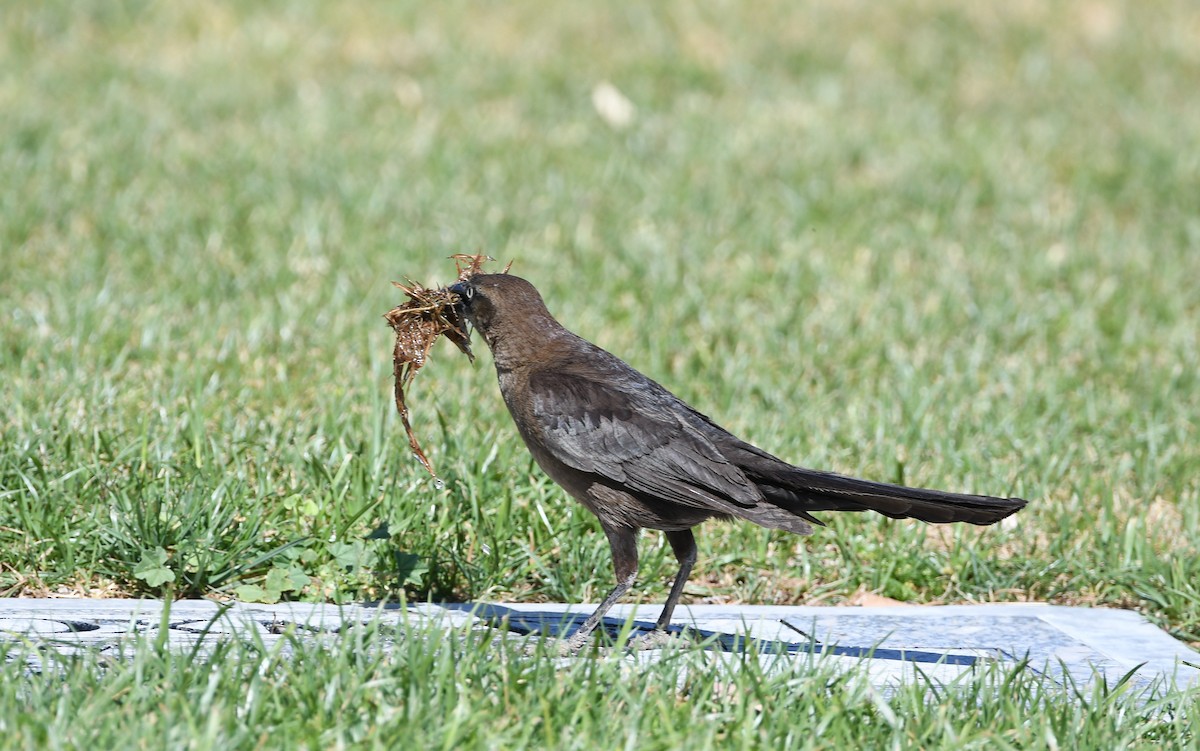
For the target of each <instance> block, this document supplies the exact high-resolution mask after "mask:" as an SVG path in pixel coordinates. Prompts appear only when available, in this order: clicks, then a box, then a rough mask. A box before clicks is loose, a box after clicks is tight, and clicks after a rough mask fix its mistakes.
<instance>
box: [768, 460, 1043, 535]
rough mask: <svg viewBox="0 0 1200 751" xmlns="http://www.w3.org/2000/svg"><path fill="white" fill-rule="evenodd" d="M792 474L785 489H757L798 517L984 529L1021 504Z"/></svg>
mask: <svg viewBox="0 0 1200 751" xmlns="http://www.w3.org/2000/svg"><path fill="white" fill-rule="evenodd" d="M791 470H792V471H790V472H787V473H786V485H774V484H769V483H763V484H762V485H760V487H761V488H762V489H763V493H764V495H766V497H767V499H768V500H770V501H771V502H772V503H774V504H776V505H778V506H780V507H781V508H784V509H787V510H788V511H791V512H792V513H799V514H800V515H801V516H807V512H810V511H875V512H878V513H880V514H883V515H884V516H890V517H892V518H893V519H920V520H921V521H923V522H933V523H935V524H946V523H949V522H967V523H968V524H981V525H983V524H995V523H996V522H998V521H1000V520H1001V519H1003V518H1004V517H1006V516H1009V515H1011V514H1015V513H1016V512H1017V511H1020V510H1021V509H1022V508H1024V507H1025V503H1026V501H1025V500H1024V499H1021V498H995V497H992V496H986V495H968V494H966V493H948V492H946V491H943V490H928V489H925V488H908V487H905V486H903V485H891V484H889V483H883V482H871V481H869V480H859V479H857V478H854V477H846V476H844V475H838V474H834V473H832V472H818V471H816V470H811V469H804V468H802V467H793V468H791ZM781 479H784V478H781Z"/></svg>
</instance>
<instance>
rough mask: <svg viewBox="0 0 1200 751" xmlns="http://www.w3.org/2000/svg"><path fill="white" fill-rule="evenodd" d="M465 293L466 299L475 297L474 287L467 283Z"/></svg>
mask: <svg viewBox="0 0 1200 751" xmlns="http://www.w3.org/2000/svg"><path fill="white" fill-rule="evenodd" d="M466 294H467V299H468V300H470V299H471V298H473V297H475V288H474V287H472V286H470V285H467V289H466Z"/></svg>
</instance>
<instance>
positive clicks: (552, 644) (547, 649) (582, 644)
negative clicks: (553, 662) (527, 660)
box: [524, 634, 591, 657]
mask: <svg viewBox="0 0 1200 751" xmlns="http://www.w3.org/2000/svg"><path fill="white" fill-rule="evenodd" d="M590 636H591V634H583V635H582V636H580V635H579V634H575V635H573V636H571V637H570V638H566V639H545V640H542V639H531V640H529V641H528V642H526V644H525V650H524V651H525V654H526V656H528V657H534V656H537V655H546V656H549V657H575V656H577V655H578V654H579V653H580V652H582V651H583V650H584V649H585V648H586V647H587V645H588V641H589V638H588V637H590Z"/></svg>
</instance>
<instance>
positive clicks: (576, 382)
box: [529, 369, 764, 512]
mask: <svg viewBox="0 0 1200 751" xmlns="http://www.w3.org/2000/svg"><path fill="white" fill-rule="evenodd" d="M611 375H612V376H613V377H612V378H604V379H600V378H597V377H595V376H594V375H593V374H585V373H580V372H575V371H574V370H573V369H560V370H557V371H556V372H552V373H551V372H541V373H535V374H533V375H532V376H531V377H530V379H529V389H530V397H531V398H532V400H533V411H534V414H535V415H536V417H537V421H538V423H539V426H540V427H541V430H542V432H543V435H542V436H540V438H541V441H540V442H541V443H542V445H543V446H544V447H545V449H546V450H548V451H549V452H550V454H551V455H552V456H553V457H554V458H555V459H557V460H558V461H560V462H562V463H563V464H566V465H567V466H569V467H573V468H575V469H577V470H580V471H583V472H590V473H593V474H597V475H600V476H602V477H605V478H607V479H609V480H612V481H614V482H618V483H622V484H623V485H625V486H626V487H628V488H630V489H631V490H635V491H638V492H641V493H645V494H648V495H651V496H654V497H657V498H661V499H664V500H667V501H671V502H674V503H680V504H683V505H687V506H694V507H699V508H711V509H713V510H717V511H722V512H726V511H727V510H728V507H729V504H730V503H731V502H732V503H733V504H735V505H737V506H741V507H752V506H755V505H757V504H758V503H760V502H761V501H763V500H764V499H763V495H762V491H760V490H759V488H758V486H757V485H755V484H754V483H753V482H751V481H750V480H749V479H747V477H746V476H745V474H743V473H742V471H741V470H740V469H738V467H736V466H734V465H733V464H731V463H730V462H729V461H728V460H727V459H726V458H725V457H724V456H723V455H722V454H721V452H720V451H719V450H718V449H717V447H716V446H714V445H713V443H712V441H710V440H709V439H708V438H707V437H706V436H705V435H704V429H705V425H704V424H703V423H701V421H700V420H699V419H697V416H696V415H695V413H693V412H692V411H691V410H690V409H689V408H688V407H687V405H685V404H683V403H682V402H680V401H679V400H678V399H677V398H676V397H675V396H673V395H672V394H671V393H670V392H668V391H666V389H663V388H662V387H661V386H658V385H657V384H655V383H654V382H652V381H649V380H648V379H645V378H644V377H639V378H636V379H631V378H623V377H622V376H623V375H625V374H623V373H614V374H611Z"/></svg>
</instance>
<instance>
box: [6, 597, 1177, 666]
mask: <svg viewBox="0 0 1200 751" xmlns="http://www.w3.org/2000/svg"><path fill="white" fill-rule="evenodd" d="M590 610H591V607H590V606H588V605H566V604H548V603H540V604H513V605H502V604H447V605H415V606H410V607H407V608H403V609H400V608H396V607H394V606H393V607H382V608H380V607H372V606H366V605H346V606H337V605H324V604H309V603H281V604H278V605H254V604H244V603H236V604H232V605H230V606H223V605H221V604H218V603H215V602H212V601H208V600H191V601H181V602H175V603H172V605H171V608H170V610H169V614H168V615H169V617H168V624H167V625H168V633H167V634H166V635H165V639H166V643H167V644H169V645H170V647H171V648H174V649H181V650H183V649H200V650H201V651H207V649H208V648H211V645H213V644H216V643H218V642H219V641H220V640H222V639H244V640H247V639H248V640H256V641H259V642H261V643H263V644H264V645H267V646H269V645H271V644H273V643H274V642H275V641H277V640H279V639H281V638H284V637H283V634H285V633H288V632H291V633H292V634H298V635H300V636H301V637H302V638H312V639H336V638H340V637H341V636H342V635H344V634H345V633H346V632H347V630H349V629H353V628H355V627H357V626H362V625H366V624H370V623H373V622H374V623H379V624H382V625H384V626H388V627H391V628H396V629H398V630H402V629H404V628H408V627H413V626H417V627H421V626H424V627H428V626H431V625H439V624H440V625H441V626H444V627H446V628H453V627H475V628H503V629H507V630H508V631H511V632H515V633H517V634H526V635H530V636H534V637H536V636H538V635H542V634H545V635H551V636H559V635H563V634H565V633H569V632H570V631H571V630H572V629H573V628H574V626H576V625H578V623H579V622H580V621H581V620H582V619H583V617H584V616H586V615H587V613H589V612H590ZM162 615H163V604H162V603H161V602H156V601H152V600H66V599H55V600H33V599H13V600H0V642H8V644H9V646H10V649H8V650H6V652H10V653H11V647H12V646H16V645H20V644H36V645H38V646H39V647H40V648H52V649H55V650H58V651H60V652H64V653H70V652H73V651H77V650H80V649H91V650H97V651H100V652H101V653H104V654H110V655H114V656H119V655H120V654H122V651H123V649H124V648H126V647H127V646H128V643H129V641H130V637H132V636H136V635H143V636H146V637H150V638H155V637H158V638H162V637H163V636H164V635H163V634H161V633H160V628H161V625H162ZM611 615H612V617H611V618H609V619H608V622H607V624H606V625H607V626H608V628H609V629H610V630H612V631H616V630H618V629H620V628H621V627H623V626H631V627H633V628H634V629H638V630H647V631H648V630H650V629H651V628H652V625H653V620H654V619H655V618H656V617H657V615H658V608H657V607H655V606H642V607H640V608H639V607H638V606H635V605H621V606H617V607H615V608H613V610H612V611H611ZM672 630H674V631H679V632H685V633H687V634H688V635H689V636H690V637H691V638H695V639H699V640H702V641H701V642H700V643H703V644H705V645H706V648H707V649H709V650H711V651H712V652H713V653H714V655H721V654H723V655H725V656H726V657H732V656H733V655H732V654H731V653H734V652H738V651H741V650H742V649H743V648H744V647H745V646H746V645H747V643H748V641H749V640H753V641H754V642H755V646H756V648H757V649H758V651H759V652H761V653H764V657H763V658H762V659H764V660H767V661H770V662H771V664H772V666H774V667H773V669H774V668H778V667H780V666H781V665H783V666H786V665H791V666H792V667H793V668H794V667H795V666H796V665H802V664H805V663H803V662H802V661H807V660H812V659H814V656H816V659H820V660H821V661H822V663H823V664H832V665H834V666H836V667H839V668H842V667H844V668H846V669H859V670H862V671H863V672H864V674H865V675H866V676H867V678H868V679H869V680H870V681H871V682H872V683H873V684H876V685H879V686H881V687H884V686H888V685H895V683H897V682H901V681H907V680H914V679H921V680H933V681H936V682H940V683H948V682H950V681H953V680H955V679H956V678H959V677H961V676H963V675H964V674H965V673H969V672H970V671H972V670H973V669H974V668H976V667H978V666H981V665H986V664H989V663H1002V664H1003V663H1008V664H1015V663H1017V662H1018V661H1020V660H1022V659H1024V660H1028V665H1029V669H1032V670H1035V671H1038V672H1041V673H1043V674H1045V675H1047V676H1049V677H1050V678H1052V679H1053V680H1057V681H1065V680H1066V679H1067V678H1068V677H1070V678H1072V679H1074V681H1075V682H1076V683H1077V684H1088V683H1091V682H1092V681H1094V680H1105V681H1108V682H1110V683H1111V682H1113V681H1115V680H1117V679H1119V678H1121V677H1122V676H1124V675H1125V674H1126V673H1129V672H1130V671H1133V678H1132V681H1133V684H1134V686H1135V687H1147V686H1150V685H1152V683H1153V682H1154V681H1156V680H1159V681H1166V682H1168V683H1175V684H1177V685H1200V654H1197V653H1196V652H1194V651H1192V650H1190V649H1188V647H1187V646H1186V645H1185V644H1182V643H1181V642H1178V641H1176V640H1175V639H1173V638H1171V637H1170V636H1169V635H1168V634H1166V633H1165V632H1163V631H1162V630H1161V629H1158V628H1156V627H1155V626H1153V625H1152V624H1150V623H1148V622H1147V621H1146V620H1145V619H1144V618H1142V617H1141V616H1139V615H1138V614H1137V613H1134V612H1131V611H1126V610H1112V609H1106V608H1072V607H1059V606H1050V605H958V606H942V607H907V606H906V607H861V608H834V607H772V606H717V605H695V606H681V607H680V608H679V609H678V610H677V612H676V618H675V619H674V621H673V623H672ZM703 640H706V641H703ZM657 654H658V652H657V651H656V650H646V651H642V652H637V653H633V654H630V655H629V659H630V660H631V661H633V662H644V661H646V660H653V659H655V658H656V655H657ZM569 659H578V658H569ZM717 659H721V658H717ZM726 662H727V663H728V665H729V666H730V668H731V669H732V666H733V665H735V664H736V660H727V661H726ZM34 667H36V666H34Z"/></svg>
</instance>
